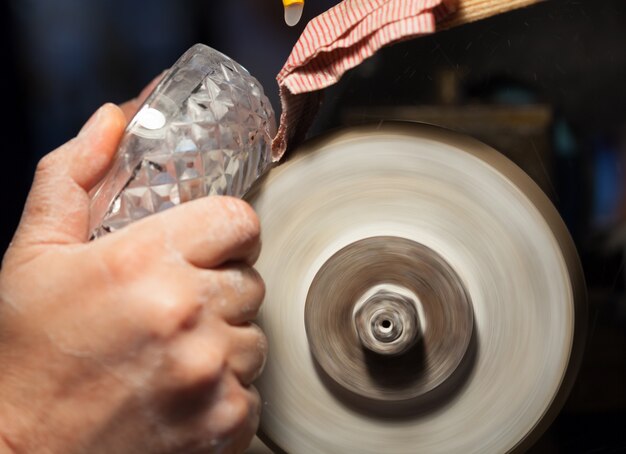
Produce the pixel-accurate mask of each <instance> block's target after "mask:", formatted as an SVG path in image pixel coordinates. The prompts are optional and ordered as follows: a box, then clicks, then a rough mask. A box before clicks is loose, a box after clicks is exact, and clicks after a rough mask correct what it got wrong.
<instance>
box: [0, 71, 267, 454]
mask: <svg viewBox="0 0 626 454" xmlns="http://www.w3.org/2000/svg"><path fill="white" fill-rule="evenodd" d="M152 85H154V82H153V84H152ZM151 88H152V87H151V86H149V87H148V88H147V89H146V90H145V92H144V95H145V94H146V93H147V92H149V91H150V90H151ZM139 104H140V102H139V101H137V100H135V101H131V102H130V103H127V104H126V105H124V106H122V108H119V107H117V106H115V105H112V104H107V105H105V106H103V107H102V108H100V109H99V110H98V111H97V112H96V113H95V114H94V116H93V117H92V118H91V119H90V120H89V122H88V123H87V124H86V125H85V127H84V128H83V130H82V131H81V132H80V133H79V135H78V136H77V137H76V138H74V139H72V140H71V141H69V142H68V143H66V144H65V145H63V146H61V147H60V148H59V149H57V150H55V151H53V152H52V153H50V154H48V155H47V156H45V157H44V158H43V159H42V160H41V162H40V163H39V165H38V167H37V171H36V175H35V179H34V182H33V186H32V188H31V191H30V194H29V197H28V201H27V203H26V206H25V209H24V213H23V217H22V220H21V223H20V225H19V228H18V230H17V232H16V234H15V237H14V239H13V242H12V244H11V246H10V247H9V249H8V250H7V252H6V255H5V256H4V260H3V262H2V268H1V271H0V371H1V372H0V453H5V452H6V453H179V452H181V453H182V452H185V453H195V452H241V451H242V450H243V449H245V448H246V447H247V445H248V444H249V442H250V440H251V438H252V436H253V434H254V433H255V431H256V428H257V425H258V420H259V412H260V400H259V396H258V394H257V392H256V390H255V389H254V387H253V386H251V383H252V382H253V381H254V380H255V379H256V378H257V377H258V375H259V374H260V372H261V370H262V367H263V364H264V362H265V357H266V352H267V342H266V339H265V337H264V335H263V334H262V333H261V331H260V329H259V328H258V327H257V326H256V325H254V324H252V323H250V321H251V320H253V319H254V318H255V316H256V314H257V311H258V310H259V306H260V304H261V302H262V300H263V296H264V286H263V282H262V280H261V279H260V277H259V275H258V274H257V273H256V271H255V270H254V269H253V268H252V265H253V263H254V261H255V260H256V257H257V256H258V253H259V221H258V219H257V217H256V215H255V213H254V211H253V210H252V208H251V207H250V206H249V205H247V204H246V203H245V202H243V201H241V200H238V199H234V198H229V197H207V198H204V199H200V200H196V201H192V202H189V203H187V204H184V205H181V206H178V207H175V208H172V209H170V210H168V211H166V212H163V213H161V214H159V215H155V216H152V217H148V218H146V219H143V220H141V221H138V222H136V223H135V224H133V225H130V226H129V227H127V228H124V229H122V230H121V231H119V232H117V233H114V234H111V235H108V236H106V237H104V238H100V239H98V240H96V241H92V242H88V224H89V196H88V192H89V190H90V189H91V188H92V187H93V186H94V185H95V184H96V183H97V182H98V181H99V180H100V179H101V178H102V177H103V175H104V174H105V172H106V170H107V168H108V166H109V165H110V163H111V160H112V157H113V155H114V153H115V150H116V148H117V145H118V142H119V140H120V138H121V136H122V134H123V130H124V127H125V125H126V123H127V115H128V114H130V113H131V112H134V111H135V110H136V108H137V106H138V105H139Z"/></svg>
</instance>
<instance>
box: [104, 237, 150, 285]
mask: <svg viewBox="0 0 626 454" xmlns="http://www.w3.org/2000/svg"><path fill="white" fill-rule="evenodd" d="M113 246H114V247H109V248H106V249H105V250H104V254H103V257H102V261H103V264H104V266H105V268H106V270H107V273H108V275H109V276H110V277H111V278H112V279H113V280H114V282H127V281H129V280H132V279H134V278H135V277H136V276H137V274H138V273H139V270H145V264H146V263H147V262H146V257H145V254H144V253H143V252H142V251H141V249H138V248H136V247H128V246H127V245H124V246H125V247H124V246H122V245H113Z"/></svg>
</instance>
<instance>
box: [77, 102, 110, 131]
mask: <svg viewBox="0 0 626 454" xmlns="http://www.w3.org/2000/svg"><path fill="white" fill-rule="evenodd" d="M103 107H104V106H101V107H100V108H99V109H98V110H96V111H95V112H94V113H93V115H92V116H91V117H90V118H89V120H87V123H85V125H84V126H83V127H82V128H81V130H80V131H79V132H78V137H81V136H85V135H87V134H89V131H91V130H92V129H93V127H94V126H96V125H97V124H98V120H99V117H100V113H101V112H102V109H103Z"/></svg>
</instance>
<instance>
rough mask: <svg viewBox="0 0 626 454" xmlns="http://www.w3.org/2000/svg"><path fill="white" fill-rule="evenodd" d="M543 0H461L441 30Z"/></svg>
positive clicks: (440, 27) (440, 25)
mask: <svg viewBox="0 0 626 454" xmlns="http://www.w3.org/2000/svg"><path fill="white" fill-rule="evenodd" d="M540 1H542V0H459V1H458V3H457V11H456V13H454V14H452V15H451V16H450V17H449V18H447V19H445V20H444V21H443V22H441V23H440V24H439V26H438V28H439V29H440V30H444V29H447V28H452V27H456V26H457V25H463V24H467V23H469V22H474V21H477V20H481V19H486V18H487V17H491V16H494V15H496V14H500V13H505V12H507V11H512V10H514V9H518V8H522V7H524V6H528V5H532V4H535V3H539V2H540Z"/></svg>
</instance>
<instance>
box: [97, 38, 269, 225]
mask: <svg viewBox="0 0 626 454" xmlns="http://www.w3.org/2000/svg"><path fill="white" fill-rule="evenodd" d="M275 128H276V124H275V119H274V111H273V109H272V106H271V105H270V103H269V100H268V99H267V97H266V96H265V94H264V93H263V88H262V87H261V85H260V84H259V82H258V81H257V80H256V79H255V78H254V77H252V76H251V75H250V74H249V73H248V71H246V69H245V68H243V67H242V66H241V65H239V64H238V63H236V62H235V61H233V60H231V59H230V58H228V57H227V56H225V55H223V54H221V53H220V52H217V51H216V50H213V49H211V48H210V47H207V46H205V45H202V44H196V45H195V46H193V47H192V48H191V49H189V50H188V51H187V52H186V53H185V54H184V55H183V56H182V57H181V58H180V59H179V60H178V62H176V64H175V65H174V66H173V67H172V68H171V69H170V70H169V71H168V73H167V74H166V75H165V76H164V78H163V80H162V81H161V82H160V83H159V85H158V86H157V87H156V89H155V90H154V91H153V92H152V94H151V95H150V96H149V97H148V98H147V100H146V102H145V104H144V105H143V107H142V108H141V109H140V110H139V112H138V113H137V114H136V115H135V117H134V118H133V119H132V120H131V122H130V123H129V125H128V127H127V128H126V133H125V135H124V137H123V139H122V141H121V143H120V146H119V149H118V152H117V155H116V157H115V161H114V163H113V166H112V167H111V169H110V171H109V173H108V174H107V175H106V177H105V178H104V179H103V180H102V182H100V184H99V185H98V186H97V187H96V189H95V190H94V191H93V193H92V201H91V233H92V237H94V238H96V237H99V236H102V235H104V234H106V233H108V232H113V231H115V230H118V229H120V228H122V227H124V226H125V225H127V224H129V223H131V222H133V221H135V220H138V219H141V218H143V217H145V216H148V215H150V214H153V213H157V212H160V211H163V210H165V209H167V208H170V207H172V206H174V205H178V204H181V203H184V202H187V201H189V200H193V199H197V198H199V197H203V196H207V195H232V196H236V197H242V196H243V195H244V194H245V193H246V191H247V190H248V189H249V188H250V186H251V185H252V184H253V183H254V182H255V181H256V180H257V178H258V177H259V176H261V175H262V174H263V173H264V172H265V171H266V170H267V169H268V168H269V166H270V165H271V162H272V160H271V141H272V138H273V137H274V134H275Z"/></svg>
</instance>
